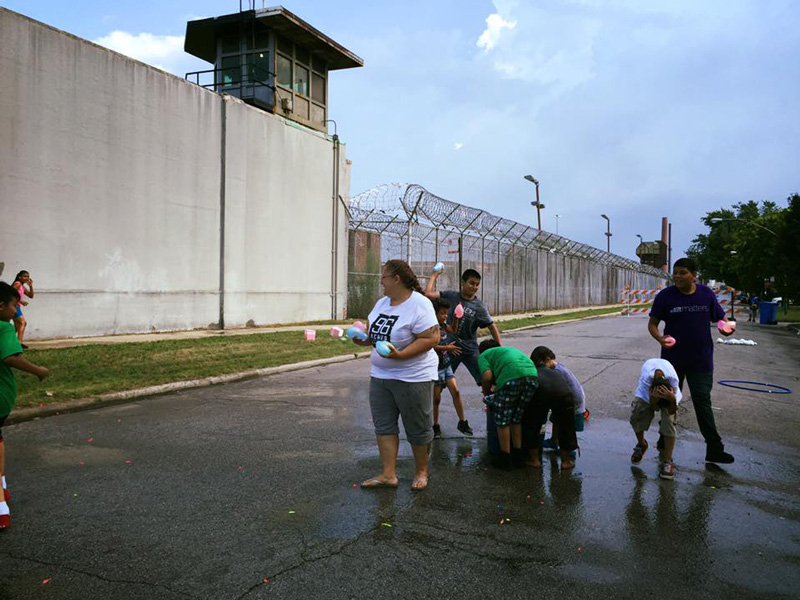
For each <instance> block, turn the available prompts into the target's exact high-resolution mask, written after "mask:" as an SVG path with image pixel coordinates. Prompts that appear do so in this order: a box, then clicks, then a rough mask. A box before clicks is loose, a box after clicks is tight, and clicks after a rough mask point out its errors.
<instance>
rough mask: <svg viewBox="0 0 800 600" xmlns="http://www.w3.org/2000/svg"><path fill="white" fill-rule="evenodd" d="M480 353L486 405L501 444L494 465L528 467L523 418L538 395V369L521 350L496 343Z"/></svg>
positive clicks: (483, 346)
mask: <svg viewBox="0 0 800 600" xmlns="http://www.w3.org/2000/svg"><path fill="white" fill-rule="evenodd" d="M479 350H480V357H479V358H478V367H479V368H480V370H481V387H482V388H483V395H484V400H483V401H484V402H485V403H486V406H487V407H488V409H489V410H490V411H491V413H492V417H493V418H494V423H495V425H496V426H497V440H498V442H499V444H500V454H499V455H497V456H496V457H495V459H494V461H493V463H494V465H495V466H496V467H499V468H501V469H508V468H509V467H511V466H512V465H513V466H515V467H521V466H523V465H524V464H525V455H524V450H523V449H522V415H523V413H524V412H525V407H526V406H528V404H529V403H530V401H531V398H532V397H533V394H534V392H535V391H536V385H537V379H536V377H537V373H536V367H535V366H534V364H533V362H532V361H531V359H530V358H528V357H527V356H526V355H525V353H524V352H522V350H517V349H516V348H510V347H503V346H500V345H499V344H498V343H497V342H496V341H494V340H483V341H482V342H481V345H480V347H479ZM492 388H494V395H492ZM512 446H513V454H512Z"/></svg>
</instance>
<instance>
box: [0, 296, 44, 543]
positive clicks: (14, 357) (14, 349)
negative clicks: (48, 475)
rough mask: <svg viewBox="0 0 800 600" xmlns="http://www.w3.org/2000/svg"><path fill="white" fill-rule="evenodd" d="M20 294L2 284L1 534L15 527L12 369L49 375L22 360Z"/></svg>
mask: <svg viewBox="0 0 800 600" xmlns="http://www.w3.org/2000/svg"><path fill="white" fill-rule="evenodd" d="M18 303H19V292H18V291H17V290H16V288H14V287H12V286H10V285H8V284H7V283H5V282H4V281H0V480H2V482H3V496H2V498H0V530H2V529H8V528H9V527H10V526H11V512H10V511H9V506H8V504H9V502H11V493H10V492H9V491H8V484H7V483H6V445H5V441H4V440H3V423H5V421H6V419H7V418H8V415H9V414H11V411H12V409H13V408H14V404H15V403H16V400H17V381H16V379H15V378H14V373H13V372H12V371H11V369H19V370H20V371H25V372H26V373H31V374H33V375H36V377H38V378H39V381H41V380H43V379H44V378H45V377H47V376H48V375H49V373H50V372H49V371H48V370H47V368H45V367H38V366H36V365H34V364H32V363H30V362H28V361H27V360H25V359H24V358H23V357H22V345H21V344H20V343H19V339H18V338H17V335H16V332H15V331H14V326H13V325H12V324H11V323H10V321H11V319H12V318H13V317H14V315H15V314H16V312H17V304H18Z"/></svg>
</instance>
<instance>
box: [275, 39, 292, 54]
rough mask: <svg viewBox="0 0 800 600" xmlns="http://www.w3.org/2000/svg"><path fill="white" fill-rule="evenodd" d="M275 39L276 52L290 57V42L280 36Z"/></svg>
mask: <svg viewBox="0 0 800 600" xmlns="http://www.w3.org/2000/svg"><path fill="white" fill-rule="evenodd" d="M275 39H276V42H277V44H278V51H280V52H283V53H284V54H287V55H289V56H292V42H290V41H289V40H287V39H286V38H284V37H281V36H277V37H276V38H275Z"/></svg>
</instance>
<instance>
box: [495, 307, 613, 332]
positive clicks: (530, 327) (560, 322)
mask: <svg viewBox="0 0 800 600" xmlns="http://www.w3.org/2000/svg"><path fill="white" fill-rule="evenodd" d="M618 316H619V313H615V312H611V313H606V314H604V315H589V316H588V317H581V318H580V319H564V320H563V321H552V322H550V323H541V324H539V325H525V327H517V328H516V329H506V330H505V331H501V332H500V333H501V334H506V333H514V332H516V331H527V330H528V329H538V328H539V327H549V326H550V325H561V324H562V323H578V322H579V321H588V320H589V319H602V318H604V317H618Z"/></svg>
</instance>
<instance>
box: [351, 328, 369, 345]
mask: <svg viewBox="0 0 800 600" xmlns="http://www.w3.org/2000/svg"><path fill="white" fill-rule="evenodd" d="M347 337H349V338H350V339H351V340H357V341H359V342H366V341H367V340H368V339H369V336H368V335H367V334H366V333H364V332H363V331H362V330H361V329H359V328H358V327H356V326H355V325H351V326H350V327H348V328H347Z"/></svg>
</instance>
